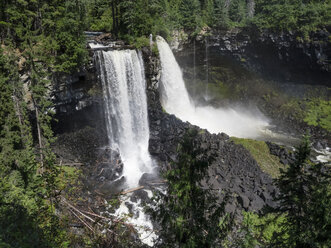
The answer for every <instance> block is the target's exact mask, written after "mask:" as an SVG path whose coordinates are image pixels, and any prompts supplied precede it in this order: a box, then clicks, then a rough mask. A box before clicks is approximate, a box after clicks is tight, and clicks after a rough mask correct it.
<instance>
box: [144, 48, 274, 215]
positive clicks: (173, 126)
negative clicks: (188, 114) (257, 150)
mask: <svg viewBox="0 0 331 248" xmlns="http://www.w3.org/2000/svg"><path fill="white" fill-rule="evenodd" d="M144 58H145V61H146V64H147V66H148V64H149V58H150V56H148V54H147V56H146V55H145V57H144ZM152 64H154V62H152ZM158 73H159V72H158V71H157V72H155V74H158ZM147 96H148V112H149V122H150V142H149V151H150V153H151V155H153V157H155V158H157V159H158V161H159V164H160V166H161V169H162V170H167V169H171V164H172V162H176V160H177V147H178V144H179V143H180V142H181V141H182V140H183V137H184V135H185V133H186V132H187V131H188V130H189V129H197V130H198V133H199V134H198V136H197V138H196V139H197V144H198V146H200V148H201V149H202V150H205V151H207V154H205V155H211V156H213V157H215V160H214V162H213V163H212V165H211V166H210V167H209V170H208V177H206V178H205V180H204V181H203V182H201V183H202V186H203V187H210V188H212V189H215V190H216V191H215V192H217V194H218V198H219V199H220V200H222V199H223V193H222V192H228V193H229V194H230V195H231V196H232V197H231V200H230V202H229V203H228V205H227V210H228V211H230V212H235V211H237V212H240V211H241V210H242V209H245V210H257V211H258V210H261V209H262V208H263V207H266V206H274V205H275V203H274V202H273V200H272V197H273V196H274V195H275V194H277V189H276V188H275V187H274V185H273V182H272V179H271V177H270V176H269V175H267V174H265V173H264V172H262V171H261V169H260V167H259V165H258V164H257V162H256V161H255V160H254V159H253V158H252V156H251V155H250V153H249V152H248V151H247V150H246V149H245V148H244V147H243V146H241V145H236V144H235V143H234V142H233V141H231V140H230V138H229V136H228V135H226V134H224V133H222V134H217V135H216V134H210V133H209V132H208V131H206V130H202V129H199V128H198V127H196V126H193V125H191V124H189V123H187V122H186V123H184V122H182V121H181V120H179V119H177V118H176V117H175V116H174V115H170V114H167V113H165V112H164V110H163V109H162V106H161V104H160V96H159V92H158V89H157V88H155V87H154V86H152V85H149V87H148V90H147Z"/></svg>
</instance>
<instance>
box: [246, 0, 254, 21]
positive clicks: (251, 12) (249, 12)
mask: <svg viewBox="0 0 331 248" xmlns="http://www.w3.org/2000/svg"><path fill="white" fill-rule="evenodd" d="M254 14H255V1H254V0H248V1H247V16H248V17H249V18H252V17H254Z"/></svg>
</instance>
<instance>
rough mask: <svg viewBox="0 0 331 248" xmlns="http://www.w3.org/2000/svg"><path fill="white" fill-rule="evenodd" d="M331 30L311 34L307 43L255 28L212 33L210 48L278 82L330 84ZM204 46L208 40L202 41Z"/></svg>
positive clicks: (285, 35)
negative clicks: (330, 39)
mask: <svg viewBox="0 0 331 248" xmlns="http://www.w3.org/2000/svg"><path fill="white" fill-rule="evenodd" d="M329 37H330V33H329V32H328V31H324V30H321V31H318V32H316V33H312V34H311V37H310V40H309V41H304V40H302V39H301V38H300V35H299V34H295V33H291V32H288V33H272V32H270V31H262V32H261V31H258V30H256V29H252V28H250V29H233V30H230V31H219V30H213V31H212V34H211V36H208V37H207V38H205V39H208V46H209V47H210V49H213V50H214V51H215V52H219V53H220V54H223V55H229V56H231V57H235V58H236V59H237V60H238V61H239V62H241V63H242V64H243V65H244V66H246V67H248V68H249V69H250V70H254V71H256V72H259V73H261V74H263V75H265V76H266V77H270V78H272V79H278V80H279V81H285V82H286V81H287V82H296V83H308V84H314V85H326V86H330V84H331V62H330V61H331V43H330V41H329ZM200 42H201V45H203V46H204V45H205V43H206V40H202V41H200Z"/></svg>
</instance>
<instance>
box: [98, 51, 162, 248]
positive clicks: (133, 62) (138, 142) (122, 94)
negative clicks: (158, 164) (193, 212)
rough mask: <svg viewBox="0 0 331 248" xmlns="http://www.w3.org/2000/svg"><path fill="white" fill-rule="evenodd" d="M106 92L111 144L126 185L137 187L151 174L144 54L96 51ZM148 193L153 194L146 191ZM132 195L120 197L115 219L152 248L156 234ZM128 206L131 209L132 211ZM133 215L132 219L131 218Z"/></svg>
mask: <svg viewBox="0 0 331 248" xmlns="http://www.w3.org/2000/svg"><path fill="white" fill-rule="evenodd" d="M96 56H97V59H98V62H99V68H100V77H101V83H102V89H103V97H104V108H105V117H106V126H107V133H108V139H109V145H110V147H111V148H112V149H114V150H117V151H118V152H119V153H120V155H121V158H122V160H123V164H124V167H123V176H124V177H125V182H126V186H127V187H129V188H133V187H136V186H138V184H139V180H140V178H141V176H142V175H143V174H144V173H152V170H153V166H152V159H151V157H150V154H149V152H148V142H149V126H148V114H147V97H146V80H145V70H144V63H143V60H142V56H141V53H140V52H139V53H137V52H136V51H135V50H124V51H123V50H122V51H108V52H106V51H97V52H96ZM147 193H148V194H151V192H149V191H147ZM131 194H132V193H129V194H126V195H125V196H122V197H121V202H122V204H121V205H120V207H119V208H118V209H117V210H116V212H115V214H114V215H115V216H119V217H121V218H126V222H127V223H131V224H132V225H133V226H134V227H135V228H136V230H137V232H138V233H139V235H140V238H141V241H142V242H143V243H145V244H147V245H149V246H153V240H154V239H155V238H156V234H155V233H154V232H153V225H152V223H151V222H150V221H149V217H148V216H147V215H146V214H145V213H144V211H143V207H142V206H141V203H140V202H141V200H138V201H137V202H132V201H131V200H130V197H131ZM127 203H129V205H131V206H132V208H131V210H129V208H128V207H127V205H126V204H127ZM130 214H133V216H132V217H128V215H130Z"/></svg>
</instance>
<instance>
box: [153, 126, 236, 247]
mask: <svg viewBox="0 0 331 248" xmlns="http://www.w3.org/2000/svg"><path fill="white" fill-rule="evenodd" d="M196 136H197V131H196V130H189V131H188V133H187V134H186V136H185V138H184V141H183V142H182V144H181V145H180V147H179V151H178V152H179V153H178V162H177V163H176V164H173V168H172V169H171V170H169V171H168V172H167V173H166V175H165V178H166V179H167V180H168V183H169V184H168V188H167V194H162V193H159V194H158V195H157V197H156V200H157V202H161V204H158V205H157V206H156V207H155V208H154V209H153V213H152V215H153V217H154V218H155V219H156V220H157V221H158V222H159V223H160V224H161V225H162V229H161V230H160V233H159V234H160V239H161V240H162V245H161V246H162V247H163V246H164V247H214V246H215V245H217V244H219V242H221V241H222V240H223V239H224V238H225V237H226V236H227V233H228V231H229V229H230V228H231V218H230V216H229V215H226V214H225V211H224V205H225V202H226V200H224V201H223V203H222V204H220V205H218V204H217V201H216V198H215V197H214V196H213V194H212V192H211V191H212V190H211V189H205V188H202V187H201V185H200V182H201V180H202V179H203V178H204V177H205V176H207V169H208V166H209V164H210V163H211V162H212V160H213V158H212V157H207V156H205V155H203V154H204V151H202V150H201V149H200V148H198V147H196V145H197V144H196V141H195V138H196Z"/></svg>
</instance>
